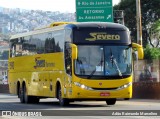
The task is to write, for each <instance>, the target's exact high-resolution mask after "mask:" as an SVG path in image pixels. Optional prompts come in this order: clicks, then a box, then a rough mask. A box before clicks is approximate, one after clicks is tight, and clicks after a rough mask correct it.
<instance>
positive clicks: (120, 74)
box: [110, 49, 122, 76]
mask: <svg viewBox="0 0 160 119" xmlns="http://www.w3.org/2000/svg"><path fill="white" fill-rule="evenodd" d="M110 54H111V56H110V59H111V63H112V67H113V64H115V66H116V70H117V71H118V74H119V76H122V73H121V71H120V69H119V67H118V64H117V61H116V59H115V58H114V56H113V53H112V49H110Z"/></svg>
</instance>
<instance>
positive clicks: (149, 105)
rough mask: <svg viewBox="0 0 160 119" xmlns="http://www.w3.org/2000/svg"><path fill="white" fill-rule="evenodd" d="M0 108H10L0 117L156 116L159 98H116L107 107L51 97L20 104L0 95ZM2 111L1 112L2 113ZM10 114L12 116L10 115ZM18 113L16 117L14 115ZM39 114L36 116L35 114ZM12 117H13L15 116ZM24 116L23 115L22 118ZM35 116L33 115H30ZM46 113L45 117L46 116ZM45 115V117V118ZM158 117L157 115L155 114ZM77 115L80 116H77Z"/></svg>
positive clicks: (104, 104)
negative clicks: (66, 103)
mask: <svg viewBox="0 0 160 119" xmlns="http://www.w3.org/2000/svg"><path fill="white" fill-rule="evenodd" d="M0 110H1V113H0V115H2V111H9V112H10V111H11V113H12V117H10V116H9V117H8V116H0V118H14V119H18V118H19V119H21V118H22V116H23V118H27V119H28V117H27V116H28V115H29V116H32V117H29V118H34V119H35V118H39V119H43V118H47V119H48V118H53V116H54V117H55V118H67V119H69V118H70V119H72V118H74V119H75V118H76V119H78V118H80V117H81V118H82V116H83V119H84V118H86V119H90V118H93V119H95V118H96V119H102V118H105V117H107V118H113V119H114V118H115V117H116V118H123V119H124V118H127V119H128V118H129V119H130V118H131V119H132V118H133V119H139V118H147V119H151V118H152V117H153V118H157V119H158V118H160V100H148V99H131V100H122V99H119V100H118V101H117V102H116V104H115V105H112V106H108V105H106V103H105V102H104V101H84V102H72V103H71V104H70V105H69V106H67V107H61V106H59V103H58V101H57V100H56V99H54V98H48V99H41V100H40V103H38V104H21V103H20V101H19V99H18V98H17V96H15V95H10V94H0ZM3 113H4V112H3ZM13 115H14V116H13ZM17 115H18V116H17ZM41 115H42V116H43V118H42V117H37V116H41ZM15 116H16V117H15ZM24 116H25V117H24ZM33 116H35V117H33ZM46 116H47V117H46ZM48 116H49V117H48ZM157 116H159V117H157ZM81 118H80V119H81Z"/></svg>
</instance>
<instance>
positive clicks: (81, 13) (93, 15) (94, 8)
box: [76, 0, 113, 22]
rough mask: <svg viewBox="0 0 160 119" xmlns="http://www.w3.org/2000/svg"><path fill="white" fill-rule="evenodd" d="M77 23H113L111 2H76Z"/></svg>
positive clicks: (108, 0) (85, 0)
mask: <svg viewBox="0 0 160 119" xmlns="http://www.w3.org/2000/svg"><path fill="white" fill-rule="evenodd" d="M76 18H77V21H78V22H88V21H101V22H113V7H112V0H76Z"/></svg>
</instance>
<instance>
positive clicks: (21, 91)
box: [18, 88, 25, 103]
mask: <svg viewBox="0 0 160 119" xmlns="http://www.w3.org/2000/svg"><path fill="white" fill-rule="evenodd" d="M18 90H19V99H20V102H21V103H24V102H25V101H24V92H23V91H24V90H23V88H22V89H21V88H19V89H18Z"/></svg>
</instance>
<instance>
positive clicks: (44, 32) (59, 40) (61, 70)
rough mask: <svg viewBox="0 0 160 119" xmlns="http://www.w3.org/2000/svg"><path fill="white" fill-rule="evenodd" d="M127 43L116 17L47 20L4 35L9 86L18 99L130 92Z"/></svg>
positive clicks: (112, 98)
mask: <svg viewBox="0 0 160 119" xmlns="http://www.w3.org/2000/svg"><path fill="white" fill-rule="evenodd" d="M133 48H136V49H137V52H138V55H137V56H138V58H139V59H143V48H142V46H141V45H138V44H136V43H132V42H131V39H130V32H129V30H128V28H127V27H125V26H123V25H120V24H116V23H105V22H89V23H66V22H62V23H61V22H59V23H53V24H51V25H50V26H49V27H46V28H41V29H40V28H39V29H37V30H34V31H30V32H27V33H21V34H17V35H13V36H12V37H11V39H10V56H9V68H8V69H9V90H10V93H11V94H16V95H18V98H20V102H21V103H38V102H39V100H40V99H42V98H57V99H58V100H59V103H60V105H61V106H65V105H67V104H69V103H70V102H73V101H89V100H97V101H106V104H108V105H114V104H115V103H116V100H117V98H125V99H129V98H131V97H132V78H133V61H132V59H133V58H132V52H133Z"/></svg>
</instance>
